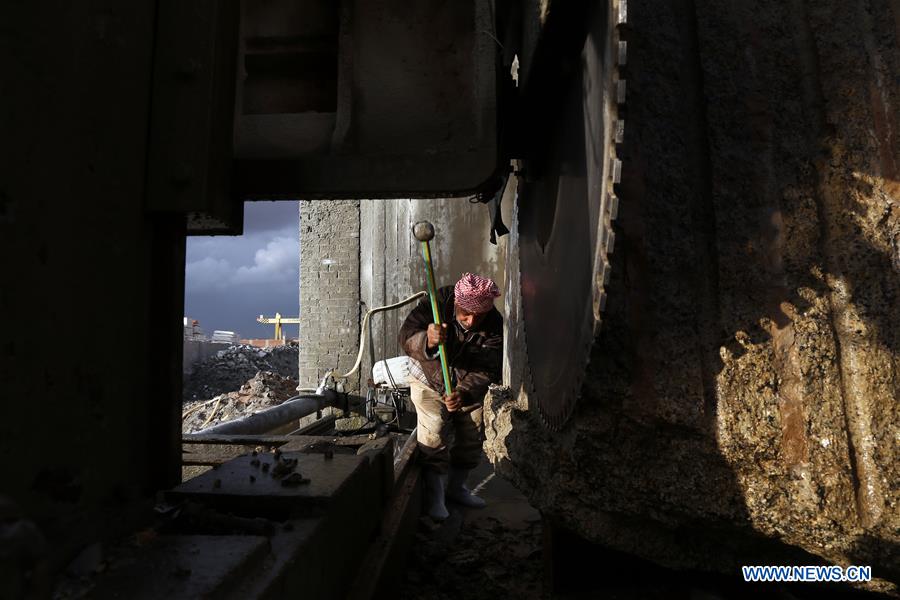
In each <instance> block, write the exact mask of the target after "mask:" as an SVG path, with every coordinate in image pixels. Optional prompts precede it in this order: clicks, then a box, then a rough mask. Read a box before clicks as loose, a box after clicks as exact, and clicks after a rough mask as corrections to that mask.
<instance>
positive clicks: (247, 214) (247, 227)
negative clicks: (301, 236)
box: [244, 200, 298, 234]
mask: <svg viewBox="0 0 900 600" xmlns="http://www.w3.org/2000/svg"><path fill="white" fill-rule="evenodd" d="M297 211H298V207H297V202H296V201H295V200H293V201H287V200H280V201H277V202H269V201H256V202H245V203H244V233H245V234H250V233H258V232H262V231H276V230H281V229H284V228H285V227H288V226H290V227H293V228H294V230H295V231H296V225H297V221H298V217H297Z"/></svg>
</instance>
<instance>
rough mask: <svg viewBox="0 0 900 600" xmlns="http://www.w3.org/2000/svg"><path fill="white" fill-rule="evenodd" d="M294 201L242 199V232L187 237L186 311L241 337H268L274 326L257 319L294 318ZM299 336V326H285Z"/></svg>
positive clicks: (208, 329)
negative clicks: (259, 317)
mask: <svg viewBox="0 0 900 600" xmlns="http://www.w3.org/2000/svg"><path fill="white" fill-rule="evenodd" d="M298 224H299V217H298V206H297V202H285V201H282V202H246V203H244V235H241V236H211V237H206V236H204V237H189V238H188V240H187V261H186V268H185V282H184V283H185V285H184V288H185V290H184V315H185V316H186V317H190V318H192V319H197V320H198V321H200V327H201V329H203V331H204V333H206V334H207V335H209V334H211V333H212V332H213V330H215V329H224V330H228V331H236V332H238V333H239V334H240V335H241V336H242V337H245V338H250V337H253V338H270V337H273V334H274V332H275V326H274V325H261V324H259V323H257V322H256V317H257V316H258V315H260V314H264V315H265V316H267V317H274V316H275V312H276V311H277V312H280V313H281V314H282V316H285V317H296V316H297V310H298V304H299V301H298V294H299V292H298V287H297V286H298V283H297V281H298V278H299V275H298V271H299V266H300V246H299V241H298V238H297V228H298ZM286 333H287V335H288V337H297V325H289V326H287V329H286Z"/></svg>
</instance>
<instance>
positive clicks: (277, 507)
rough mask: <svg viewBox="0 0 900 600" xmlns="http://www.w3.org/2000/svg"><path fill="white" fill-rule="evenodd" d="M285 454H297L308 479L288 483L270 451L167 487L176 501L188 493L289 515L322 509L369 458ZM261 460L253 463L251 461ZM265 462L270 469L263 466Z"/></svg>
mask: <svg viewBox="0 0 900 600" xmlns="http://www.w3.org/2000/svg"><path fill="white" fill-rule="evenodd" d="M282 457H283V458H285V459H296V460H297V465H296V467H295V468H294V471H293V472H296V473H300V474H301V475H302V476H303V477H304V478H308V479H309V482H308V483H302V484H299V485H291V486H285V485H283V484H282V481H283V479H276V478H275V477H273V476H272V470H273V468H274V465H275V457H274V455H273V454H270V453H262V454H259V455H258V456H256V457H254V456H252V455H245V456H239V457H237V458H234V459H232V460H230V461H228V462H227V463H225V464H223V465H221V466H219V467H218V468H215V469H213V470H211V471H208V472H206V473H204V474H202V475H199V476H197V477H195V478H194V479H191V480H189V481H186V482H184V483H182V484H181V485H179V486H178V487H176V488H175V489H174V490H172V491H170V492H168V496H169V497H170V499H172V500H175V501H177V500H180V499H185V498H190V499H194V500H197V501H200V502H204V503H208V504H209V505H211V506H217V507H222V508H229V509H233V510H236V511H238V512H239V513H240V514H252V515H259V516H274V517H286V516H291V515H316V514H323V513H324V511H325V510H327V508H328V506H329V505H330V504H331V503H333V502H334V500H335V498H336V497H337V496H338V495H340V494H341V493H342V492H343V491H344V490H345V489H346V488H347V486H348V485H349V482H350V480H351V479H353V478H354V477H358V476H361V475H362V471H364V470H365V469H366V467H367V466H368V460H367V459H366V458H365V457H362V456H354V455H345V454H335V455H334V456H333V457H331V458H327V459H326V458H324V457H323V456H322V455H313V454H304V453H302V452H285V453H283V454H282ZM255 460H258V461H259V463H260V465H259V466H254V465H253V464H252V461H255ZM264 465H269V470H268V471H264V470H263V469H264ZM251 477H253V478H254V480H252V481H251Z"/></svg>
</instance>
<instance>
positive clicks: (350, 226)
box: [299, 200, 360, 390]
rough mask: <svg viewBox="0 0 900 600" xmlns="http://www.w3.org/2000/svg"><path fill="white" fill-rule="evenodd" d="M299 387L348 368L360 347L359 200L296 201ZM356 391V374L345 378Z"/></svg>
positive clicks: (307, 385) (357, 384)
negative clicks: (298, 226) (298, 238)
mask: <svg viewBox="0 0 900 600" xmlns="http://www.w3.org/2000/svg"><path fill="white" fill-rule="evenodd" d="M299 204H300V338H299V350H300V386H301V387H315V386H316V385H317V384H318V383H319V381H320V380H321V378H322V377H323V376H324V375H325V373H326V372H328V371H329V370H334V371H335V372H336V373H343V372H346V371H349V370H350V368H351V367H352V366H353V363H354V362H355V360H356V353H357V351H358V349H359V325H360V324H359V321H360V309H359V201H358V200H301V201H300V203H299ZM349 383H350V389H351V390H358V389H359V376H358V375H357V376H355V377H353V378H351V379H350V381H349Z"/></svg>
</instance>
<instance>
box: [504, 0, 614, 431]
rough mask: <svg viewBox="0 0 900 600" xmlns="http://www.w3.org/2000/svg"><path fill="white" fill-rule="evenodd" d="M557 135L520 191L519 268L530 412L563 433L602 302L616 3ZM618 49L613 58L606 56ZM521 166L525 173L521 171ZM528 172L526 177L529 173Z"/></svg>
mask: <svg viewBox="0 0 900 600" xmlns="http://www.w3.org/2000/svg"><path fill="white" fill-rule="evenodd" d="M597 13H598V14H596V15H594V16H593V18H592V20H591V27H590V30H589V32H588V35H587V37H586V40H585V43H584V47H583V48H582V52H581V68H580V69H579V70H577V71H576V72H575V74H574V76H573V77H572V78H571V80H570V81H569V82H568V83H567V88H566V89H564V90H560V93H561V94H564V97H565V100H564V103H563V104H562V105H561V109H560V110H559V111H558V113H557V114H555V115H548V118H553V119H554V121H555V123H554V127H553V131H554V134H553V136H552V137H551V140H552V141H551V142H550V144H549V145H548V147H547V148H546V150H545V152H543V153H542V155H541V156H540V157H539V158H538V159H537V160H536V161H535V164H536V165H537V167H538V168H537V169H536V171H537V172H536V173H534V172H533V173H531V174H530V175H531V177H530V178H529V179H526V181H525V182H523V183H520V188H519V266H520V286H521V289H520V291H521V298H522V312H523V320H524V334H525V345H526V354H527V362H528V371H529V372H530V378H529V379H530V382H531V390H530V395H531V398H532V406H534V405H536V406H537V409H538V411H539V414H540V416H541V418H542V420H543V421H544V423H545V424H546V425H547V426H549V427H550V428H552V429H559V428H561V427H562V426H563V425H564V424H565V423H566V421H567V420H568V418H569V417H570V415H571V414H572V411H573V410H574V407H575V404H576V402H577V400H578V397H579V395H580V390H581V385H582V383H583V380H584V374H585V370H586V367H587V363H588V360H589V356H590V350H591V346H592V344H593V342H594V337H595V331H597V329H598V325H599V320H600V312H601V310H602V308H603V305H604V302H605V295H604V289H603V287H604V285H605V283H606V280H607V277H608V275H609V262H608V258H607V254H608V252H610V251H611V249H612V240H613V233H612V230H611V227H610V223H611V220H612V219H613V218H615V214H614V213H615V209H616V202H617V201H616V198H615V196H614V195H613V186H612V183H613V180H614V179H616V178H617V177H618V164H619V163H618V162H617V159H616V157H615V142H616V140H617V138H619V136H620V135H621V128H622V122H621V121H619V120H618V119H617V104H618V103H619V101H621V100H622V98H621V97H620V93H619V90H621V89H623V87H622V86H621V85H620V83H619V80H618V73H617V65H618V64H619V61H618V59H617V56H618V54H619V52H618V51H619V49H620V46H619V44H618V36H617V35H616V24H617V22H619V21H618V20H617V13H618V3H611V4H610V6H609V9H608V11H606V10H598V11H597ZM613 49H616V53H615V54H616V56H613V54H614V52H613ZM527 169H528V167H527V166H526V170H527ZM526 175H527V174H526Z"/></svg>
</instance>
